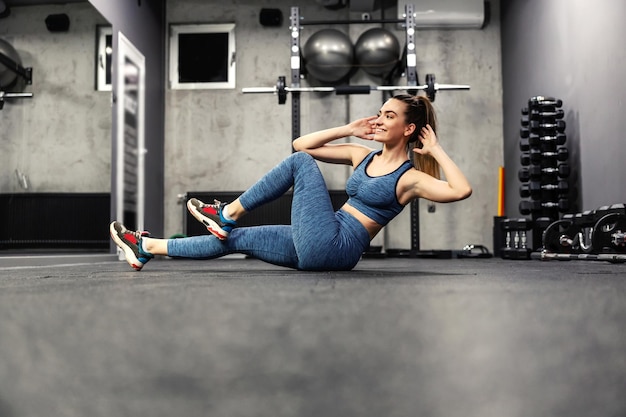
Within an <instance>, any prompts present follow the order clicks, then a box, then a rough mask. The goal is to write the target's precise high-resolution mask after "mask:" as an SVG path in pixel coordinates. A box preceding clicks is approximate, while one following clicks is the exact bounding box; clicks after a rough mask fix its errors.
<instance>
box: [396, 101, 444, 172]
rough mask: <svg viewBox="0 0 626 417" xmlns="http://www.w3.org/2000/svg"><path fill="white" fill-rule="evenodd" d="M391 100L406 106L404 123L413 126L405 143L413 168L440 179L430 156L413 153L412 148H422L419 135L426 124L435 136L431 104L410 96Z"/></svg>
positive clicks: (435, 130) (437, 166) (436, 165)
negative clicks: (398, 101) (413, 128)
mask: <svg viewBox="0 0 626 417" xmlns="http://www.w3.org/2000/svg"><path fill="white" fill-rule="evenodd" d="M393 98H394V99H396V100H400V101H402V102H404V103H405V104H406V112H405V114H404V115H405V119H406V123H407V124H409V123H413V124H415V132H413V134H412V135H411V137H410V138H409V141H408V143H407V152H410V154H411V156H410V158H411V160H412V162H413V166H414V167H415V169H418V170H420V171H422V172H424V173H426V174H428V175H430V176H432V177H435V178H437V179H440V178H441V167H440V166H439V163H438V162H437V161H436V160H435V159H434V158H433V157H432V156H430V155H420V154H418V153H416V152H413V149H414V148H416V147H420V148H421V147H422V142H420V140H419V135H420V131H421V130H422V128H423V127H424V126H426V125H427V124H428V125H430V127H432V128H433V131H434V132H435V134H437V117H436V115H435V109H434V108H433V105H432V103H431V102H430V100H429V99H428V98H427V97H424V96H412V95H409V94H400V95H397V96H394V97H393Z"/></svg>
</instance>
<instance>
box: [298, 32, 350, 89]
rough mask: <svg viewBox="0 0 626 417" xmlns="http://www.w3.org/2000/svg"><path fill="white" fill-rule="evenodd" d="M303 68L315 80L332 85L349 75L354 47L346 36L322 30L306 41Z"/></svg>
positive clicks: (303, 51) (341, 33)
mask: <svg viewBox="0 0 626 417" xmlns="http://www.w3.org/2000/svg"><path fill="white" fill-rule="evenodd" d="M302 54H303V57H304V61H305V68H306V70H307V71H308V73H309V74H311V75H312V76H313V77H314V78H315V79H317V80H319V81H322V82H329V83H334V82H337V81H340V80H341V79H342V78H344V77H345V76H346V75H348V74H349V73H350V71H351V70H352V67H353V63H354V47H353V46H352V41H350V38H349V37H348V35H346V34H345V33H343V32H340V31H338V30H336V29H322V30H320V31H318V32H315V33H314V34H313V35H311V37H310V38H309V39H307V41H306V43H305V44H304V48H303V50H302Z"/></svg>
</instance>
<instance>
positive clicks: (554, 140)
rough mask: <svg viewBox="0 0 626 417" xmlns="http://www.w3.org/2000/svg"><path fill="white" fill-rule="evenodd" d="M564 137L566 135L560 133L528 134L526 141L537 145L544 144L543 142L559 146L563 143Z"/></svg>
mask: <svg viewBox="0 0 626 417" xmlns="http://www.w3.org/2000/svg"><path fill="white" fill-rule="evenodd" d="M566 139H567V137H566V136H565V135H564V134H562V133H561V134H558V135H544V136H539V135H529V137H528V143H529V144H530V145H532V146H539V145H544V144H550V145H556V146H561V145H564V144H565V140H566Z"/></svg>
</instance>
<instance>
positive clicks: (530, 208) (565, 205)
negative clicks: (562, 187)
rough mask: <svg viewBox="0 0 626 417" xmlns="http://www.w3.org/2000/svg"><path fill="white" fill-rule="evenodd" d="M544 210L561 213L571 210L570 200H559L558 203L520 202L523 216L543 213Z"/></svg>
mask: <svg viewBox="0 0 626 417" xmlns="http://www.w3.org/2000/svg"><path fill="white" fill-rule="evenodd" d="M542 209H557V210H558V211H560V212H563V211H567V210H569V200H567V199H565V198H561V199H559V201H558V202H556V203H555V202H552V201H546V202H542V201H535V200H531V201H520V203H519V211H520V213H522V214H531V213H533V212H537V211H541V210H542Z"/></svg>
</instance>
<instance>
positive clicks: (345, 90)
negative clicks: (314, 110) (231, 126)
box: [241, 83, 470, 94]
mask: <svg viewBox="0 0 626 417" xmlns="http://www.w3.org/2000/svg"><path fill="white" fill-rule="evenodd" d="M433 88H434V89H435V91H439V90H469V89H470V86H469V85H462V84H439V83H435V84H434V85H433ZM427 89H428V85H413V86H410V85H374V86H369V85H346V86H337V87H285V91H286V92H288V93H332V92H337V93H338V94H367V91H365V90H369V91H394V90H403V91H415V90H427ZM241 92H242V93H244V94H266V93H278V89H277V88H276V87H244V88H242V89H241Z"/></svg>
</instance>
